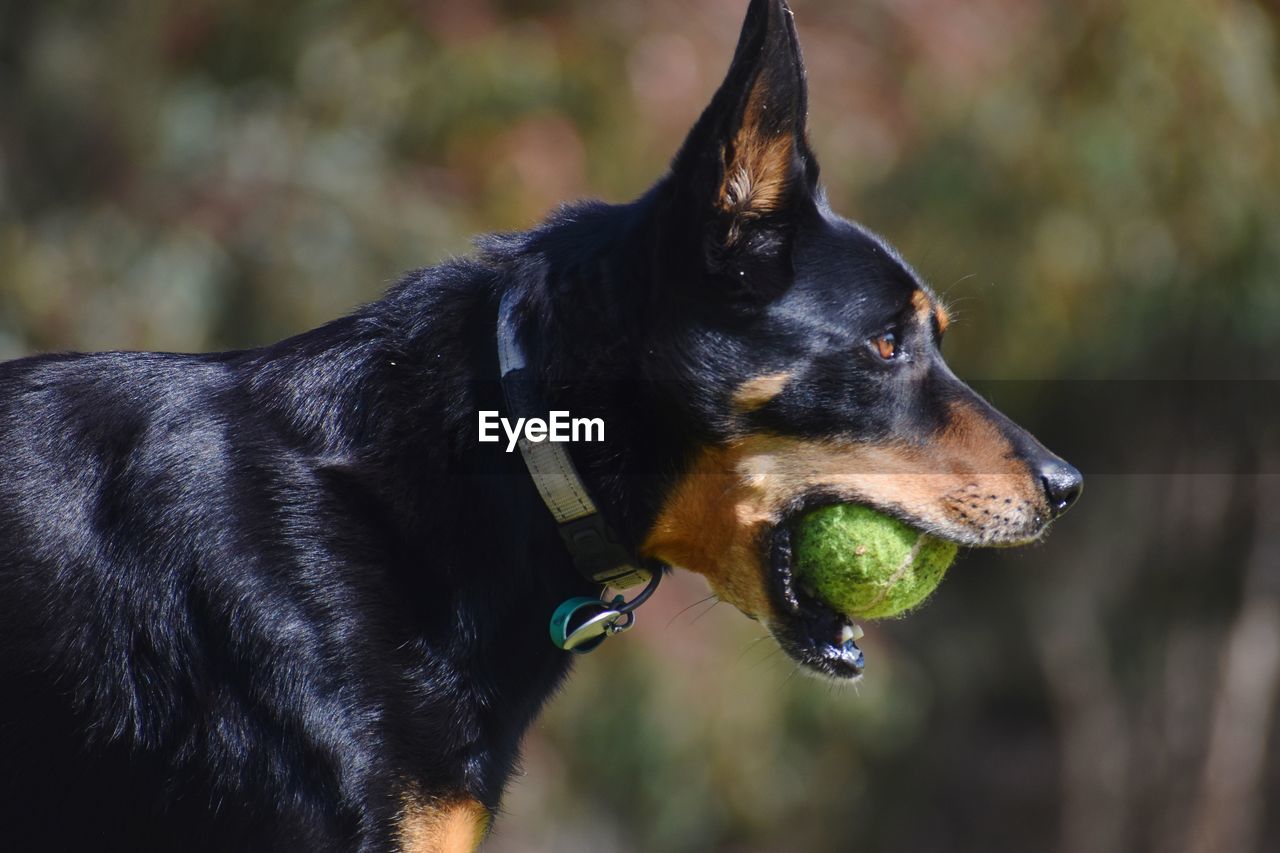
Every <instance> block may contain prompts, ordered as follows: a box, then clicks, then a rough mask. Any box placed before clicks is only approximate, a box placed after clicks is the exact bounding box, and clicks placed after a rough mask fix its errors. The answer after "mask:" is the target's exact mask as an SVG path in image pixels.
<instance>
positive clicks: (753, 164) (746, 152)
mask: <svg viewBox="0 0 1280 853" xmlns="http://www.w3.org/2000/svg"><path fill="white" fill-rule="evenodd" d="M766 93H767V83H766V81H765V80H764V78H760V79H757V80H756V82H755V84H754V85H753V86H752V87H751V95H750V96H749V97H748V99H747V105H746V108H745V110H744V111H743V116H742V127H741V129H739V130H738V133H737V135H736V136H735V137H734V140H733V153H732V155H731V158H730V155H729V154H728V152H721V157H722V158H723V159H725V163H724V182H723V183H722V184H721V186H720V198H719V206H720V210H721V211H722V212H724V213H727V214H729V215H731V216H733V217H734V219H735V225H734V226H733V227H732V228H731V230H730V234H729V242H730V243H731V244H732V243H733V242H735V241H736V240H737V239H738V236H739V233H738V228H737V222H739V221H749V220H751V219H757V218H759V217H761V216H765V215H767V214H769V213H773V212H775V211H777V210H778V209H779V208H780V207H781V206H782V202H783V200H784V198H785V197H786V193H787V190H788V188H789V187H790V184H791V180H792V178H793V177H794V171H795V168H794V152H795V139H794V138H793V135H792V134H791V133H790V132H781V133H767V132H766V130H765V126H764V123H763V118H764V111H765V110H766V109H767V107H766V106H765V95H766Z"/></svg>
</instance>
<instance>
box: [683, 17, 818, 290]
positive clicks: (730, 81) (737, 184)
mask: <svg viewBox="0 0 1280 853" xmlns="http://www.w3.org/2000/svg"><path fill="white" fill-rule="evenodd" d="M807 112H808V91H807V88H806V85H805V73H804V62H803V60H802V59H801V56H800V44H799V41H798V40H797V38H796V29H795V21H794V20H793V18H792V14H791V10H790V8H788V6H787V3H786V0H751V6H750V8H748V10H747V19H746V22H745V23H744V24H743V27H742V35H741V37H740V38H739V40H738V49H737V51H736V52H735V53H734V57H733V63H732V65H731V66H730V67H729V73H728V76H726V78H725V81H724V83H722V84H721V85H720V89H719V90H718V91H717V92H716V94H715V97H714V98H712V100H711V104H710V106H708V107H707V109H706V111H705V112H703V114H702V117H701V118H699V119H698V123H697V124H696V125H694V128H693V130H692V131H691V132H690V134H689V137H688V138H687V139H686V140H685V143H684V146H683V147H682V148H681V149H680V153H679V154H677V155H676V159H675V163H674V164H673V166H672V172H671V176H670V180H671V181H672V187H671V188H672V192H673V193H674V197H675V198H676V199H677V207H676V210H677V211H678V212H679V218H680V219H683V220H684V224H685V225H686V226H687V225H689V224H692V223H689V222H688V219H687V217H689V216H693V217H695V218H697V219H698V220H699V222H698V223H697V224H699V225H700V226H701V227H700V228H695V229H688V230H686V231H685V233H686V234H690V233H696V234H699V235H700V237H701V246H699V247H697V248H698V250H699V252H700V254H701V255H702V259H703V261H704V262H705V263H706V266H707V272H708V273H709V274H710V276H711V277H712V279H715V280H719V281H721V282H722V283H723V284H724V285H726V286H727V287H728V288H729V290H730V291H731V292H733V293H735V294H739V295H746V296H757V297H758V296H766V297H767V296H770V295H772V294H773V293H776V291H777V290H778V289H779V288H780V287H785V284H786V282H787V281H789V280H790V276H791V255H790V249H791V246H790V244H791V233H792V231H793V230H794V227H793V226H794V220H795V218H796V216H797V215H798V213H799V208H800V207H801V206H802V205H804V204H808V203H811V202H812V195H813V188H814V186H815V185H816V182H817V176H818V168H817V163H816V162H815V160H814V158H813V154H812V153H811V152H810V150H809V146H808V142H807V140H806V118H807ZM690 248H694V247H692V246H691V247H690Z"/></svg>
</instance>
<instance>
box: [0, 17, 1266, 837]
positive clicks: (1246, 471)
mask: <svg viewBox="0 0 1280 853" xmlns="http://www.w3.org/2000/svg"><path fill="white" fill-rule="evenodd" d="M744 6H745V4H744V3H743V2H741V0H714V1H713V2H712V1H711V0H708V2H698V3H688V2H677V0H648V2H645V3H634V2H630V0H594V2H586V0H578V2H570V0H564V1H563V2H560V1H559V0H522V1H518V0H505V2H500V0H469V2H467V3H456V2H436V0H418V2H409V1H408V0H405V1H404V2H390V0H376V2H362V3H359V4H356V3H339V2H335V0H297V2H289V3H263V2H257V3H252V2H246V0H223V1H222V2H213V0H193V2H187V3H171V4H165V3H138V2H126V3H113V4H95V3H88V2H82V1H81V2H76V0H45V2H41V3H30V2H23V0H8V2H0V356H3V357H16V356H19V355H23V354H27V353H31V352H35V351H42V350H52V349H112V348H146V349H181V350H192V349H195V350H202V349H213V348H225V347H239V346H248V345H254V344H259V343H264V342H267V341H269V340H273V339H275V338H278V337H281V336H284V335H287V334H290V333H293V332H297V331H301V330H303V329H305V328H307V327H310V326H313V325H316V324H319V323H321V322H323V321H325V320H328V319H330V318H332V317H334V316H337V315H339V314H341V313H343V312H345V311H347V310H349V309H350V308H351V307H352V306H353V305H355V304H358V303H359V302H361V301H365V300H369V299H374V298H376V297H377V296H378V294H379V293H380V292H381V291H382V289H383V288H384V287H385V286H386V285H387V283H389V282H390V281H392V280H393V279H394V278H395V277H396V276H397V275H398V274H399V273H401V272H402V271H404V270H406V269H409V268H412V267H416V266H422V265H425V264H429V263H432V262H434V261H437V260H439V259H442V258H444V257H447V256H449V255H452V254H459V253H464V252H466V251H467V250H468V246H469V243H468V241H469V239H470V237H471V235H473V234H475V233H479V232H484V231H491V230H501V229H513V228H522V227H526V226H528V225H530V224H532V223H533V222H535V221H536V220H537V219H538V218H539V217H540V216H541V215H542V214H543V213H544V212H545V211H546V210H548V209H549V208H551V207H553V206H554V205H556V204H557V203H559V202H561V201H564V200H568V199H571V198H574V197H579V196H583V195H597V196H600V197H603V198H606V199H610V200H623V199H626V198H629V197H631V196H633V195H635V194H637V193H639V192H641V191H642V190H643V189H644V188H645V187H646V186H647V185H648V184H649V183H650V182H651V181H652V180H653V179H654V178H655V177H656V176H657V175H659V174H660V173H661V172H662V170H663V169H664V168H665V164H666V162H667V160H668V158H669V157H670V155H671V154H672V153H673V152H674V150H675V148H676V147H677V145H678V144H679V142H680V140H681V138H682V134H683V133H684V131H685V130H686V128H687V127H688V126H689V125H690V124H691V123H692V121H693V120H694V118H695V117H696V116H697V114H698V112H699V110H700V109H701V107H702V105H703V104H704V103H705V101H706V99H707V98H708V97H709V96H710V93H711V91H712V90H713V88H714V87H715V85H716V83H717V82H718V80H719V77H720V75H721V73H722V72H723V70H724V68H725V67H726V66H727V63H728V59H729V55H730V53H731V52H732V47H733V43H734V41H735V39H736V36H737V27H738V25H739V21H740V16H741V13H742V11H743V7H744ZM794 7H795V11H796V14H797V19H798V23H799V28H800V33H801V38H802V41H803V44H804V47H805V51H806V57H807V60H808V64H809V77H810V85H811V88H812V104H811V111H812V134H813V140H814V145H815V147H816V149H817V151H818V153H819V156H820V159H821V161H822V163H823V169H824V173H823V174H824V177H825V181H826V184H827V186H828V189H829V192H830V195H831V197H832V199H833V202H834V204H835V206H836V208H837V209H838V210H841V211H842V212H844V213H846V214H849V215H852V216H854V217H856V218H858V219H859V220H861V221H863V222H864V223H866V224H867V225H868V226H869V227H871V228H874V229H875V230H877V231H880V232H882V233H884V234H885V235H886V236H887V237H888V238H889V239H890V240H892V241H893V242H895V243H896V244H897V245H898V246H899V247H900V248H901V249H902V250H903V252H904V254H905V255H906V256H907V257H908V258H909V259H911V260H912V261H913V262H914V263H915V264H916V265H917V266H918V267H919V269H920V270H921V271H922V272H923V273H924V274H925V275H926V277H928V278H929V279H930V280H932V281H933V282H934V284H935V285H936V287H937V288H938V289H939V290H940V291H941V292H942V293H943V294H945V296H946V298H947V299H948V300H949V302H950V303H951V304H952V305H953V307H954V313H955V315H956V320H957V322H956V325H955V327H954V329H953V330H952V331H951V332H950V334H949V336H948V341H947V350H948V353H949V356H950V359H951V361H952V363H953V365H955V366H956V368H957V370H958V372H959V373H960V374H961V375H962V376H967V377H977V378H982V379H989V380H1007V379H1031V380H1049V379H1061V378H1070V379H1083V378H1087V379H1095V380H1108V381H1121V380H1131V379H1134V378H1139V377H1148V378H1150V377H1158V378H1168V379H1174V380H1178V379H1186V378H1191V377H1195V378H1202V379H1209V380H1215V379H1224V378H1227V377H1234V378H1247V379H1250V380H1262V379H1272V380H1274V379H1277V378H1280V367H1278V365H1280V143H1278V140H1280V71H1278V68H1277V62H1278V51H1280V48H1278V46H1277V38H1278V36H1280V29H1278V25H1277V13H1276V8H1275V6H1274V5H1271V4H1269V3H1263V2H1244V0H1217V2H1210V0H1128V2H1123V3H1112V2H1101V0H1087V2H1071V3H1068V2H1061V0H972V2H964V3H957V2H950V0H866V2H858V3H846V2H822V0H795V2H794ZM1267 387H1272V386H1267ZM1007 393H1010V394H1012V391H1009V392H1007ZM997 402H1001V401H999V400H998V401H997ZM1024 403H1025V405H1021V406H1019V407H1018V410H1017V415H1018V417H1019V418H1021V419H1023V420H1024V421H1025V422H1026V423H1027V425H1028V426H1030V427H1032V428H1033V430H1036V431H1038V432H1041V433H1044V434H1045V435H1046V436H1047V437H1048V443H1049V444H1051V445H1054V444H1055V442H1065V443H1067V444H1068V445H1069V444H1070V442H1071V440H1072V436H1073V435H1074V434H1076V433H1078V432H1079V429H1078V428H1079V427H1080V425H1081V424H1086V423H1087V424H1089V425H1091V428H1092V429H1093V430H1094V431H1095V432H1096V431H1097V425H1098V423H1101V424H1102V425H1103V429H1104V431H1108V434H1109V435H1111V437H1112V440H1113V442H1114V444H1115V445H1116V446H1117V448H1119V449H1120V451H1123V449H1124V446H1125V445H1127V444H1134V445H1140V444H1142V443H1144V442H1145V441H1147V440H1148V438H1150V436H1148V435H1144V434H1141V433H1135V431H1134V426H1133V424H1127V423H1124V422H1111V421H1109V420H1108V418H1109V414H1108V412H1107V411H1106V410H1103V409H1102V408H1101V407H1098V408H1097V409H1096V410H1091V409H1087V408H1086V409H1083V410H1082V409H1081V408H1080V407H1075V408H1074V409H1073V410H1072V411H1070V412H1065V413H1064V412H1063V411H1061V409H1060V408H1058V407H1055V404H1054V395H1053V394H1051V393H1047V392H1046V393H1044V394H1041V395H1039V396H1036V395H1035V394H1032V395H1031V399H1030V400H1026V401H1024ZM1221 414H1222V417H1223V418H1231V417H1232V416H1233V413H1232V412H1230V411H1224V412H1222V413H1221ZM1073 425H1074V426H1073ZM1058 446H1060V445H1058ZM1240 450H1241V452H1240V453H1237V454H1228V455H1226V456H1224V457H1216V456H1215V457H1212V458H1208V457H1207V456H1206V454H1208V451H1204V452H1203V453H1201V456H1206V458H1196V454H1197V453H1200V451H1198V450H1197V449H1196V448H1195V447H1191V448H1189V449H1187V451H1186V452H1187V453H1188V454H1190V455H1189V456H1187V457H1185V458H1184V457H1179V458H1176V459H1172V458H1171V459H1170V460H1169V465H1168V467H1167V468H1165V469H1162V470H1161V471H1157V472H1151V473H1150V474H1148V475H1144V476H1137V475H1134V474H1128V475H1126V474H1125V473H1124V472H1123V471H1118V472H1107V471H1103V472H1096V471H1090V470H1089V469H1088V466H1087V465H1085V467H1086V474H1088V475H1090V476H1089V487H1088V490H1087V494H1086V496H1085V498H1084V500H1083V502H1082V504H1081V506H1080V507H1079V508H1078V509H1076V510H1074V511H1073V512H1072V514H1071V515H1070V516H1068V517H1067V518H1066V519H1064V520H1063V522H1062V523H1060V524H1059V529H1058V531H1057V532H1056V534H1055V536H1054V537H1052V539H1051V540H1050V541H1049V542H1048V543H1047V544H1045V545H1043V546H1041V547H1037V548H1034V549H1031V550H1028V551H1020V552H1012V553H997V554H973V555H970V556H968V557H966V558H963V559H962V563H961V565H959V566H958V567H957V568H956V569H955V570H954V571H953V573H952V577H951V578H950V579H949V580H948V582H947V583H946V584H945V585H944V586H943V588H942V591H941V593H940V594H939V595H938V596H937V597H936V599H935V601H934V603H933V604H931V605H930V606H929V607H928V608H927V609H925V610H924V611H922V612H921V613H919V614H918V615H915V616H913V617H912V618H911V619H909V620H905V621H902V622H894V623H888V624H886V625H884V626H881V627H874V626H873V627H872V628H871V629H870V630H869V632H868V636H867V638H866V640H865V641H864V643H863V647H864V649H866V650H867V654H868V659H869V662H870V670H869V674H868V676H867V678H866V679H865V680H864V682H863V683H862V684H861V685H860V686H858V687H856V688H848V687H840V688H835V687H832V686H829V685H827V684H825V683H821V682H818V681H814V680H812V679H809V678H807V677H804V676H800V675H796V674H795V672H794V668H793V667H792V666H791V665H790V664H789V663H788V662H786V661H785V660H784V659H783V657H782V656H781V655H780V654H778V653H776V647H775V646H774V645H773V644H772V642H771V641H770V640H768V639H763V640H761V639H760V637H761V635H762V634H763V630H762V629H760V628H759V627H758V626H756V625H754V624H753V623H749V622H747V621H746V620H745V619H742V618H741V617H739V616H737V615H736V614H732V613H728V612H726V611H728V610H729V608H727V607H723V606H721V607H714V605H713V602H710V601H707V602H706V603H705V604H698V603H697V602H698V601H699V600H700V599H701V598H702V596H703V595H704V593H703V592H702V591H701V585H700V583H699V582H698V581H697V580H695V579H692V578H690V577H688V576H679V577H678V578H676V579H674V580H673V582H671V583H668V584H666V585H664V588H663V590H662V592H661V594H660V595H659V596H658V599H657V600H655V601H654V602H652V603H651V604H650V605H647V606H646V608H645V612H644V613H643V614H642V619H641V625H640V627H639V628H637V630H636V631H635V632H633V633H632V634H631V635H629V637H628V639H627V640H625V641H616V642H615V643H611V644H609V646H608V647H606V648H605V649H604V650H602V651H601V652H599V653H597V654H594V655H591V656H589V657H588V658H586V659H584V661H583V662H582V664H581V665H580V666H579V672H578V674H577V676H576V678H575V679H574V680H573V681H572V682H571V684H570V686H569V687H568V688H567V690H566V691H565V693H564V695H562V696H561V697H560V698H559V699H558V700H557V701H556V702H555V703H554V704H553V705H552V707H551V708H550V710H549V712H548V713H547V715H546V716H545V717H544V718H543V719H542V720H541V721H540V722H539V723H538V725H537V726H536V727H535V729H534V730H533V731H532V732H531V734H530V736H529V739H528V744H527V760H526V771H525V775H524V776H523V777H522V778H520V779H518V780H516V783H515V784H514V786H513V788H512V791H511V794H510V796H509V799H508V803H507V811H508V814H507V815H506V816H505V817H504V818H503V819H502V820H501V821H500V822H499V824H498V830H497V833H496V836H495V837H494V838H493V839H492V841H491V842H490V845H489V848H488V849H491V850H494V851H524V850H563V851H574V850H583V851H608V850H617V851H632V850H636V851H674V853H681V852H682V851H706V850H723V851H744V852H745V851H774V850H776V851H792V850H809V851H843V850H854V849H857V850H909V851H932V850H970V849H972V850H1018V851H1025V850H1049V849H1058V850H1062V851H1066V853H1075V851H1080V853H1085V851H1087V853H1106V851H1136V850H1151V851H1175V850H1178V851H1180V850H1187V851H1201V850H1203V851H1210V850H1213V851H1242V852H1243V851H1252V850H1257V851H1261V850H1274V849H1280V812H1277V810H1275V809H1274V808H1267V807H1266V806H1267V804H1269V803H1275V802H1280V734H1278V733H1277V714H1276V704H1277V701H1278V697H1277V687H1276V678H1277V671H1278V668H1277V666H1276V665H1274V664H1273V663H1272V659H1273V658H1274V654H1272V652H1273V650H1274V648H1280V633H1276V629H1275V626H1276V625H1277V624H1280V616H1277V615H1276V614H1280V604H1277V602H1280V581H1277V579H1276V577H1275V575H1276V572H1277V571H1280V568H1277V566H1280V545H1277V542H1276V538H1277V536H1280V533H1277V530H1280V520H1278V519H1277V510H1276V509H1275V506H1276V502H1275V501H1273V500H1271V498H1272V497H1275V496H1277V495H1276V493H1277V491H1280V489H1278V488H1277V485H1276V479H1277V477H1276V475H1277V474H1280V461H1277V460H1274V459H1272V460H1270V461H1269V462H1268V461H1267V460H1265V459H1261V458H1260V457H1259V456H1258V454H1257V448H1241V449H1240ZM1246 451H1247V452H1246ZM686 605H693V606H692V608H691V609H689V610H688V611H684V612H681V608H683V607H685V606H686ZM708 607H714V609H713V610H711V611H710V612H709V614H708V615H706V618H701V614H702V612H703V611H704V610H705V609H706V608H708ZM1268 608H1270V609H1268ZM1268 614H1270V615H1268ZM1273 617H1274V618H1273ZM1268 620H1270V621H1268ZM1269 631H1270V632H1271V633H1268V632H1269ZM1269 655H1270V656H1269ZM1242 709H1243V710H1242ZM1242 756H1243V757H1244V758H1248V759H1250V760H1247V761H1246V760H1244V758H1242Z"/></svg>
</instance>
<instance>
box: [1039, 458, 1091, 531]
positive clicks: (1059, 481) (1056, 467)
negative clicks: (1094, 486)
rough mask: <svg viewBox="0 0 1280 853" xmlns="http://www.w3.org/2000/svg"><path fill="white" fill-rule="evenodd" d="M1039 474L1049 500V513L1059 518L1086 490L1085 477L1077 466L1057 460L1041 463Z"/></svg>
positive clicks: (1047, 460)
mask: <svg viewBox="0 0 1280 853" xmlns="http://www.w3.org/2000/svg"><path fill="white" fill-rule="evenodd" d="M1039 473H1040V482H1041V483H1043V484H1044V494H1045V497H1047V498H1048V499H1049V511H1050V512H1051V513H1053V517H1054V518H1057V517H1058V516H1060V515H1062V514H1063V513H1064V512H1066V511H1067V510H1069V509H1070V508H1071V505H1072V504H1073V503H1075V502H1076V498H1078V497H1080V492H1081V491H1082V490H1083V489H1084V477H1083V476H1081V474H1080V472H1079V471H1077V470H1076V469H1075V466H1073V465H1068V464H1067V463H1066V462H1063V461H1062V460H1061V459H1057V458H1054V459H1046V460H1045V461H1044V462H1041V463H1040V470H1039Z"/></svg>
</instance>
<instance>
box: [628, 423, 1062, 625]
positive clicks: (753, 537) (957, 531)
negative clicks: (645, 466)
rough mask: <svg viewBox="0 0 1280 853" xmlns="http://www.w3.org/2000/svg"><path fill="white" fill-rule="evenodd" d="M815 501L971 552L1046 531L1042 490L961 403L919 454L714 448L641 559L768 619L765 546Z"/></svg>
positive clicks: (800, 445) (908, 450)
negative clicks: (804, 504)
mask: <svg viewBox="0 0 1280 853" xmlns="http://www.w3.org/2000/svg"><path fill="white" fill-rule="evenodd" d="M815 492H819V493H822V494H823V495H824V496H827V497H830V498H833V499H835V500H838V501H847V502H850V503H859V504H865V505H868V506H873V507H876V508H878V509H881V510H884V511H888V512H892V513H895V514H898V515H901V516H905V517H907V518H910V519H912V520H913V521H914V522H915V523H916V524H917V525H918V526H920V527H922V528H923V529H925V530H928V531H929V532H931V533H935V534H938V535H941V536H944V537H947V538H950V539H953V540H956V541H959V542H964V543H967V544H972V545H978V544H999V543H1002V542H1007V543H1009V544H1012V543H1013V542H1016V541H1026V540H1027V539H1030V538H1034V536H1035V535H1037V534H1038V533H1039V523H1038V522H1036V521H1034V518H1035V516H1036V514H1037V512H1038V511H1039V510H1040V500H1041V498H1040V496H1039V484H1038V483H1037V482H1035V480H1034V478H1033V477H1032V476H1031V475H1030V472H1029V471H1028V469H1027V467H1026V465H1025V464H1024V463H1023V462H1022V461H1021V460H1020V459H1018V458H1017V457H1016V455H1015V454H1014V453H1013V452H1012V448H1011V447H1010V445H1009V443H1008V441H1007V440H1006V439H1005V438H1004V436H1003V435H1002V434H1001V433H1000V431H999V430H998V429H997V428H996V427H995V426H994V425H993V424H991V423H990V421H988V420H987V418H985V417H984V416H983V415H982V414H981V413H980V412H978V411H976V410H974V409H972V408H970V407H968V406H959V405H958V406H957V407H956V409H955V410H954V411H953V413H952V418H951V423H950V425H949V426H948V427H947V428H946V429H945V430H943V431H942V432H941V433H939V434H938V435H936V436H935V437H934V438H933V439H932V440H931V441H929V442H927V443H925V444H920V445H912V444H906V443H897V444H868V443H856V442H850V441H835V440H826V441H819V440H813V439H799V438H787V437H782V436H770V435H756V436H750V437H747V438H744V439H741V440H738V441H735V442H732V443H730V444H728V445H725V446H721V447H711V448H708V449H706V450H704V451H703V452H702V454H701V455H700V456H699V457H698V458H697V460H696V461H695V462H694V464H693V466H692V468H691V470H690V471H689V472H688V473H687V474H686V475H685V476H684V478H682V479H681V480H680V481H679V482H678V483H677V484H676V486H675V487H674V488H673V489H672V491H671V493H670V494H669V495H668V497H667V500H666V501H665V503H664V504H663V506H662V508H661V510H660V511H659V514H658V517H657V520H656V521H655V523H654V525H653V528H652V529H651V530H650V532H649V535H648V537H647V538H646V540H645V543H644V545H643V547H642V549H641V550H642V553H644V554H645V555H646V556H651V557H656V558H658V559H661V560H663V561H665V562H667V563H669V564H671V565H674V566H680V567H682V568H685V569H689V570H691V571H694V572H697V573H699V574H702V575H705V576H706V578H707V581H708V582H709V584H710V585H711V588H712V590H713V591H714V592H715V593H716V594H717V595H719V596H720V598H722V599H724V600H725V601H728V602H730V603H732V604H734V605H735V606H737V607H738V609H740V610H742V611H743V612H744V613H746V614H747V615H749V616H753V617H756V618H765V619H767V618H768V617H769V616H770V614H771V612H772V611H771V606H770V596H769V592H768V586H767V576H768V575H767V567H766V565H765V564H764V561H765V559H766V555H765V553H764V550H765V548H767V545H768V543H767V542H766V540H765V537H766V536H768V535H770V533H771V531H772V530H773V528H774V526H775V525H777V524H778V523H779V522H781V521H782V520H783V518H784V516H785V515H786V513H787V512H788V511H790V510H791V509H793V508H794V507H795V505H796V503H797V502H798V501H799V500H800V499H802V498H803V497H805V496H806V495H809V494H812V493H815ZM1006 501H1007V502H1006ZM983 510H985V511H986V515H984V514H983Z"/></svg>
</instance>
